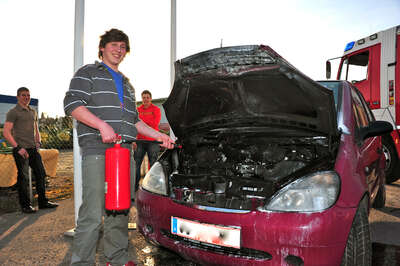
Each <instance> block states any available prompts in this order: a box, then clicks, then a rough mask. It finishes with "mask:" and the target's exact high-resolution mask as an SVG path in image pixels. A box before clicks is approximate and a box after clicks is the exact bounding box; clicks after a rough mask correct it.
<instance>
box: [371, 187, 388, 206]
mask: <svg viewBox="0 0 400 266" xmlns="http://www.w3.org/2000/svg"><path fill="white" fill-rule="evenodd" d="M385 203H386V187H385V184H382V185H380V186H379V190H378V193H377V194H376V197H375V201H374V203H373V204H372V207H373V208H375V209H379V208H383V207H385Z"/></svg>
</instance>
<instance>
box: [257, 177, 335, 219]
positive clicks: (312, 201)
mask: <svg viewBox="0 0 400 266" xmlns="http://www.w3.org/2000/svg"><path fill="white" fill-rule="evenodd" d="M339 191H340V178H339V176H338V174H337V173H335V172H333V171H324V172H316V173H313V174H311V175H308V176H305V177H303V178H300V179H298V180H296V181H294V182H292V183H290V184H288V185H287V186H286V187H284V188H283V189H281V190H280V191H278V192H277V194H276V195H275V196H274V197H273V198H272V200H271V201H270V202H269V203H268V204H267V205H266V206H264V207H262V208H260V209H259V210H261V211H286V212H288V211H292V212H318V211H323V210H325V209H327V208H329V207H331V206H332V205H333V204H334V203H335V202H336V199H337V197H338V195H339Z"/></svg>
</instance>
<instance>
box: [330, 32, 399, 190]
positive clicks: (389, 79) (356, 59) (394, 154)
mask: <svg viewBox="0 0 400 266" xmlns="http://www.w3.org/2000/svg"><path fill="white" fill-rule="evenodd" d="M334 59H340V63H339V68H338V73H337V77H336V78H337V79H341V80H349V81H351V82H352V83H353V84H354V85H355V86H356V87H357V88H358V89H359V90H360V91H361V93H362V94H363V96H364V98H365V100H366V101H367V102H368V103H369V105H370V108H371V109H372V111H373V113H374V115H375V117H376V119H378V120H386V121H389V122H390V123H392V125H393V128H394V130H393V131H392V133H391V134H390V135H388V136H385V137H384V138H383V146H384V148H383V152H384V154H385V157H386V169H385V171H386V182H387V183H392V182H394V181H396V180H397V179H399V178H400V158H399V156H400V135H399V134H400V132H399V130H400V25H398V26H395V27H392V28H390V29H387V30H384V31H380V32H377V33H374V34H372V35H370V36H368V37H365V38H362V39H359V40H357V41H352V42H349V43H348V44H347V45H346V48H345V49H344V54H343V56H341V57H336V58H332V59H329V60H328V61H327V62H326V77H327V78H328V79H329V78H330V75H331V62H330V61H331V60H334Z"/></svg>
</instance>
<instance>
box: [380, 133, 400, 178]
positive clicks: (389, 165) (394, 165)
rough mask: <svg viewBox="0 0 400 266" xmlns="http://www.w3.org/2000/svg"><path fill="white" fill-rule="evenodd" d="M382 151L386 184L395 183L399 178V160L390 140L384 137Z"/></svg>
mask: <svg viewBox="0 0 400 266" xmlns="http://www.w3.org/2000/svg"><path fill="white" fill-rule="evenodd" d="M382 150H383V154H384V155H385V161H386V165H385V175H386V184H390V183H393V182H395V181H396V180H397V179H399V178H400V173H399V172H400V171H399V166H398V164H399V163H398V162H399V158H398V156H397V152H396V148H395V147H394V144H393V141H392V138H391V137H390V136H388V137H387V136H386V137H383V138H382Z"/></svg>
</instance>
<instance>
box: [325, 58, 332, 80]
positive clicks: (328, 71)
mask: <svg viewBox="0 0 400 266" xmlns="http://www.w3.org/2000/svg"><path fill="white" fill-rule="evenodd" d="M330 78H331V62H330V61H326V79H330Z"/></svg>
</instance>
